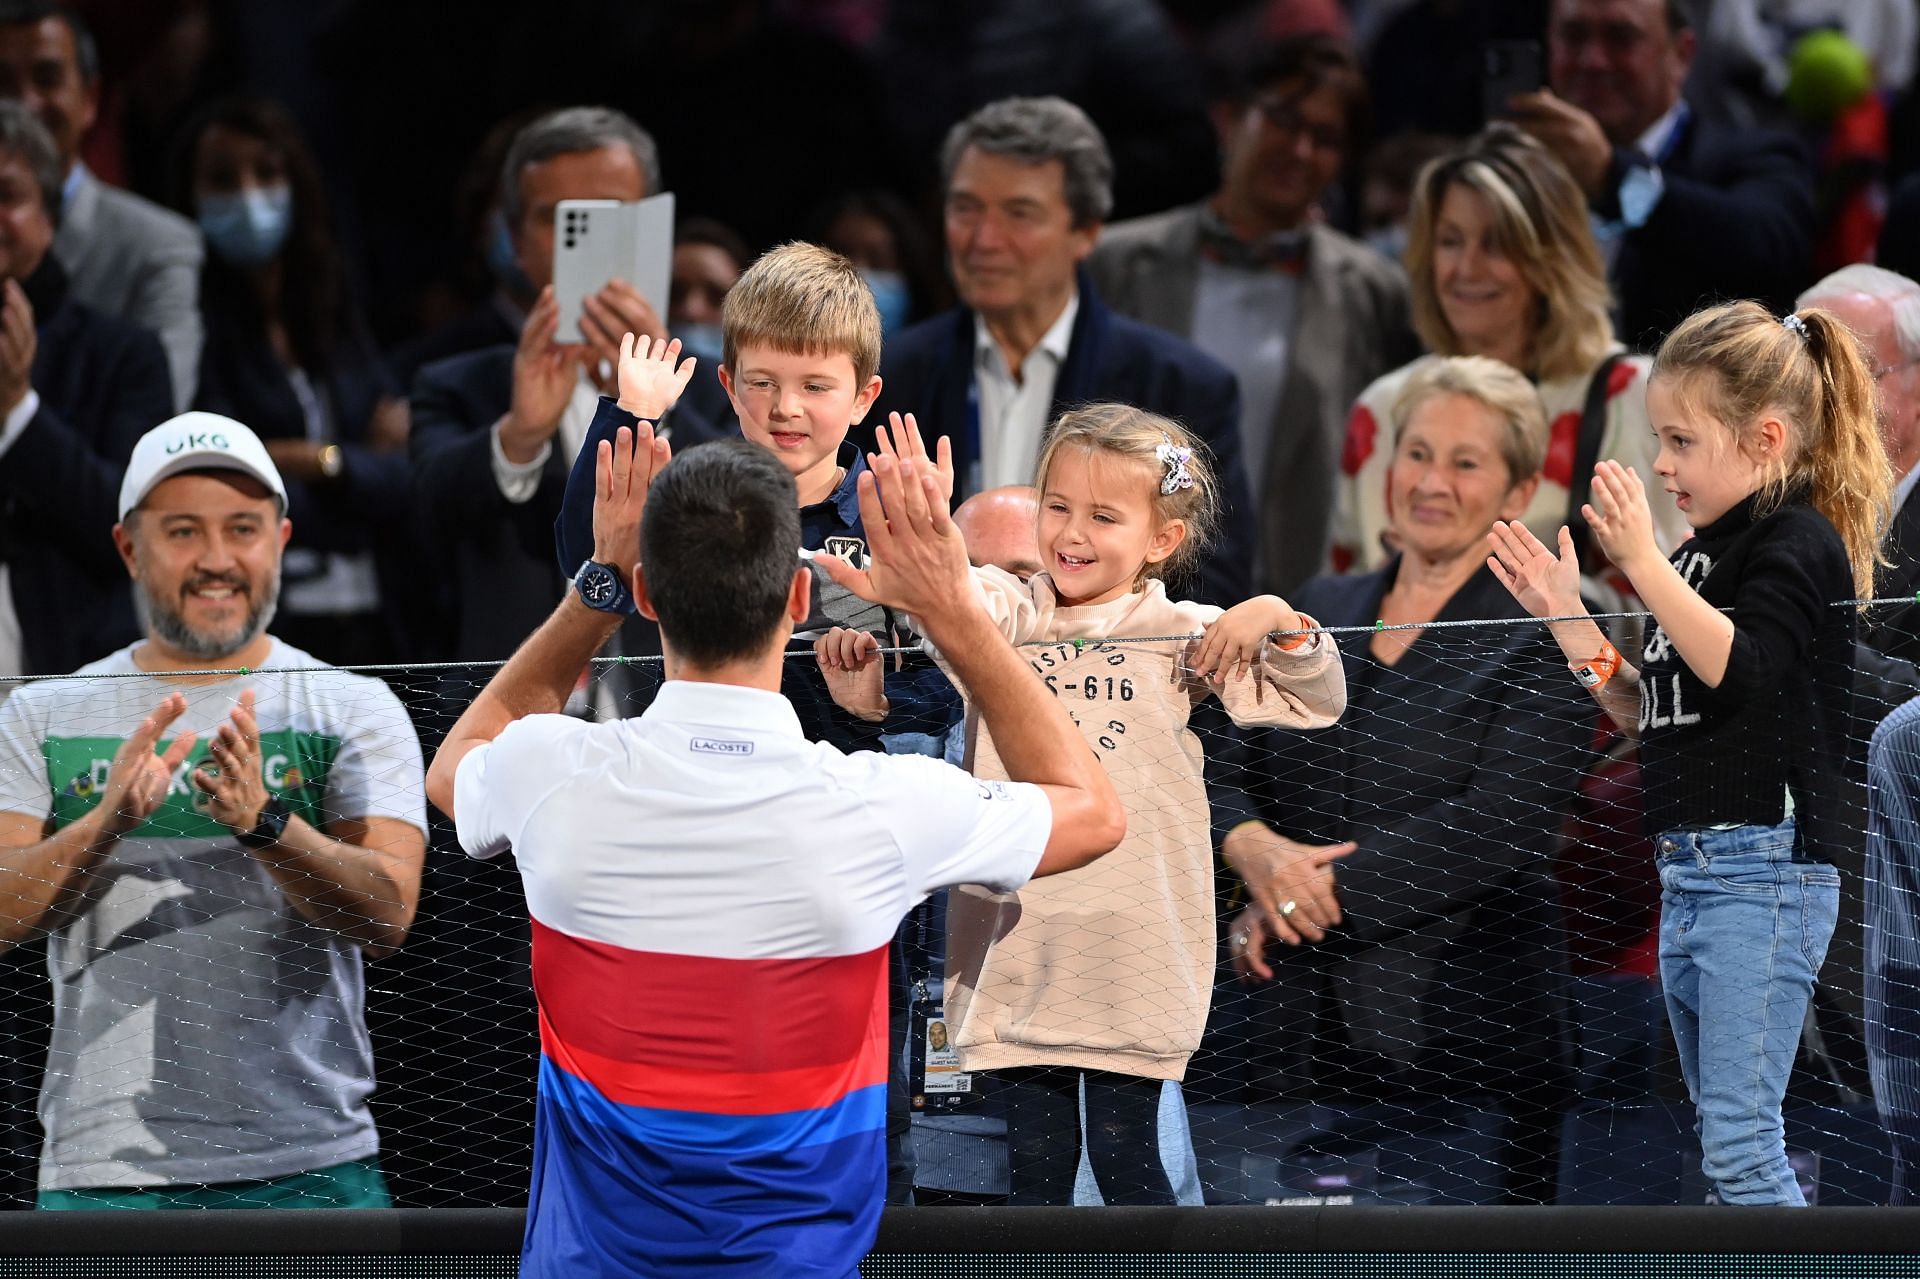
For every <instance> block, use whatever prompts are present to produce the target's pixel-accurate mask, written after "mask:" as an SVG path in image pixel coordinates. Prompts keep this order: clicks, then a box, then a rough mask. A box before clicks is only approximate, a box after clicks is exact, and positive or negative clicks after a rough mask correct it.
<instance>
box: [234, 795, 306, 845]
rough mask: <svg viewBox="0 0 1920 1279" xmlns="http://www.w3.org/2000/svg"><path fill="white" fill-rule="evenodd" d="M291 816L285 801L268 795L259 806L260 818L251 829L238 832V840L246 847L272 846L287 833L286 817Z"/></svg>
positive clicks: (276, 796) (291, 813)
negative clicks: (264, 801)
mask: <svg viewBox="0 0 1920 1279" xmlns="http://www.w3.org/2000/svg"><path fill="white" fill-rule="evenodd" d="M291 816H293V812H292V810H291V809H289V808H288V807H287V804H286V801H285V800H283V799H281V798H280V797H279V796H278V795H269V796H268V797H267V802H266V803H265V804H264V805H262V806H261V809H260V820H259V821H257V822H255V823H254V825H253V829H252V830H243V831H241V832H240V842H241V844H243V845H244V846H246V847H248V848H272V847H273V846H274V845H275V844H277V843H279V842H280V837H281V836H282V835H284V834H286V833H287V818H289V817H291Z"/></svg>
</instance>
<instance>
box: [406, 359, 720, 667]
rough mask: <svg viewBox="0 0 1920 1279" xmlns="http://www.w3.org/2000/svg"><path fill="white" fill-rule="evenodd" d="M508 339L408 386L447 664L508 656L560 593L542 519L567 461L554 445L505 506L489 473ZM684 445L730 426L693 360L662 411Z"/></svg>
mask: <svg viewBox="0 0 1920 1279" xmlns="http://www.w3.org/2000/svg"><path fill="white" fill-rule="evenodd" d="M513 353H514V348H513V347H511V346H496V347H491V348H489V349H487V350H484V351H474V352H472V353H470V354H467V355H457V356H454V357H453V358H452V359H449V360H442V361H440V362H439V363H437V364H429V365H427V366H426V367H425V368H424V369H422V370H420V375H419V376H418V377H417V378H415V379H414V383H413V429H412V433H411V435H410V437H409V442H410V451H411V453H412V456H413V463H414V482H415V485H416V493H417V496H418V500H419V502H420V506H421V512H422V515H423V516H424V518H425V521H426V528H427V537H428V539H429V545H430V546H431V548H432V549H433V551H434V552H435V554H434V556H433V557H432V562H433V563H434V564H436V565H438V566H439V573H438V574H437V575H438V576H439V577H441V578H443V579H444V582H445V585H446V586H447V588H448V589H447V599H448V608H449V609H450V611H451V614H452V625H451V628H450V631H451V633H450V635H448V636H447V637H446V644H447V648H448V652H449V656H450V657H451V658H452V659H453V660H456V661H488V660H493V659H503V658H506V657H510V656H511V655H512V654H513V651H514V649H516V648H518V647H519V646H520V641H522V640H524V639H525V638H526V637H527V636H529V635H531V634H532V633H533V631H534V628H535V627H537V626H539V625H540V623H541V622H543V621H545V620H546V616H547V614H548V613H550V612H552V611H553V606H554V605H555V604H557V603H559V602H560V592H561V590H562V589H563V588H564V587H565V584H566V582H565V579H564V578H562V577H561V575H560V572H559V570H558V569H557V568H556V567H555V565H554V559H553V525H554V520H555V519H556V518H558V516H559V514H560V502H561V498H562V497H563V496H564V494H565V493H566V487H567V469H568V463H569V461H570V459H568V458H566V457H564V456H562V451H561V450H560V449H557V448H556V449H554V450H553V451H552V452H551V453H550V454H549V455H548V457H547V462H546V466H545V468H544V469H543V470H542V471H541V473H540V486H539V489H538V490H537V491H536V492H535V493H534V495H533V497H532V498H531V499H529V500H528V501H526V502H522V503H519V504H517V505H516V504H515V503H512V502H509V501H507V499H506V498H505V497H504V496H503V495H502V494H501V492H500V486H499V485H498V484H497V483H495V481H494V478H493V453H492V449H493V445H492V440H491V432H492V429H493V424H494V423H495V422H497V421H499V419H500V417H501V415H502V414H504V413H505V412H506V411H507V409H508V408H509V407H510V406H511V405H512V402H513ZM669 425H670V427H671V429H672V432H673V436H672V438H673V441H674V443H675V444H676V445H677V446H679V447H680V448H688V447H691V446H692V445H694V444H698V443H700V442H702V441H704V440H710V439H721V438H726V437H728V436H731V435H733V434H734V433H736V432H737V430H738V427H737V426H736V425H735V422H734V419H733V412H732V408H731V406H730V405H728V403H727V398H726V394H725V392H724V391H722V390H721V388H720V383H719V379H718V378H716V377H715V376H714V375H713V373H712V371H711V370H708V369H701V370H700V371H699V373H698V374H697V375H696V376H695V377H694V379H693V381H692V382H691V383H690V384H689V385H688V387H687V393H686V394H685V395H684V396H683V397H682V399H681V403H680V407H678V408H676V409H675V410H674V411H673V414H672V416H671V417H670V419H669Z"/></svg>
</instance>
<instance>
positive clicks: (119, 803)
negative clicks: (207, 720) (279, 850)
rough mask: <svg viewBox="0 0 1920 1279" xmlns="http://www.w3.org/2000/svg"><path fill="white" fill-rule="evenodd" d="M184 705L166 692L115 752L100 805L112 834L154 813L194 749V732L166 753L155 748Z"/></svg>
mask: <svg viewBox="0 0 1920 1279" xmlns="http://www.w3.org/2000/svg"><path fill="white" fill-rule="evenodd" d="M186 709H187V699H186V698H185V697H183V696H182V695H181V694H179V693H170V694H168V695H167V697H166V699H165V700H164V701H162V702H161V703H160V705H159V706H157V707H155V708H154V711H153V713H152V714H151V715H149V716H147V717H146V718H145V719H143V720H141V721H140V726H139V727H138V728H136V729H134V730H133V731H132V732H131V733H129V734H127V738H126V740H125V741H123V742H121V743H120V749H119V750H117V751H115V752H114V754H113V765H112V767H111V768H110V769H109V770H108V772H107V787H106V791H105V793H104V794H102V795H101V797H100V808H99V811H100V812H101V813H103V814H104V815H105V816H104V818H103V820H104V821H105V823H106V828H107V829H108V830H110V831H112V832H114V833H115V834H124V833H126V832H127V831H130V830H132V829H133V828H134V827H136V826H138V825H139V824H140V823H141V822H144V821H146V820H147V818H149V817H151V816H153V813H154V810H155V809H157V808H159V807H160V805H161V803H162V802H163V801H165V799H166V797H167V788H168V787H170V786H172V785H173V775H174V774H175V773H177V772H179V771H180V765H181V764H183V763H185V762H186V758H187V755H188V753H189V752H191V751H192V750H193V743H194V740H195V737H194V734H192V733H182V734H181V735H180V736H179V737H176V738H175V739H174V740H173V742H172V743H171V744H170V745H169V746H168V747H167V749H166V751H165V752H164V753H162V754H155V753H154V752H155V748H156V747H157V746H158V745H159V743H160V738H161V737H162V736H163V735H164V734H165V733H166V731H167V729H168V727H169V726H171V725H172V723H173V721H175V720H177V719H179V718H180V716H181V715H182V714H183V713H185V711H186ZM249 829H251V828H249Z"/></svg>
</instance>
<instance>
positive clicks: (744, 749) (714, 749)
mask: <svg viewBox="0 0 1920 1279" xmlns="http://www.w3.org/2000/svg"><path fill="white" fill-rule="evenodd" d="M687 746H688V748H689V749H691V750H696V751H699V752H700V753H701V754H703V755H751V754H753V743H752V742H730V741H727V740H725V739H723V738H719V737H696V738H694V739H693V740H692V741H690V742H688V743H687Z"/></svg>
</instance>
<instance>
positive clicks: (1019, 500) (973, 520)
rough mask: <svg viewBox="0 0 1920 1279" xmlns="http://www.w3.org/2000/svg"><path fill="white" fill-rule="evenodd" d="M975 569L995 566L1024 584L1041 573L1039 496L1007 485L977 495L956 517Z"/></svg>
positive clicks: (1024, 487)
mask: <svg viewBox="0 0 1920 1279" xmlns="http://www.w3.org/2000/svg"><path fill="white" fill-rule="evenodd" d="M953 522H954V525H955V527H957V528H958V529H959V530H960V536H961V537H962V538H964V539H965V540H966V543H967V558H968V559H969V560H970V561H972V563H973V566H974V567H975V568H981V567H983V566H985V565H989V564H990V565H992V566H993V567H994V568H1000V569H1005V570H1006V571H1007V572H1009V573H1011V574H1013V575H1014V576H1015V577H1017V578H1019V579H1020V580H1021V581H1023V582H1024V581H1026V580H1027V579H1028V578H1030V577H1032V576H1033V575H1034V574H1035V573H1038V572H1039V571H1040V494H1039V493H1038V492H1036V491H1035V490H1034V489H1033V487H1032V486H1031V485H1027V484H1008V485H1005V486H1003V487H1001V488H995V489H988V490H987V491H986V492H984V493H976V494H974V495H973V496H972V497H970V498H968V499H967V500H966V501H964V502H962V503H960V509H959V510H957V511H955V512H954V513H953Z"/></svg>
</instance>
